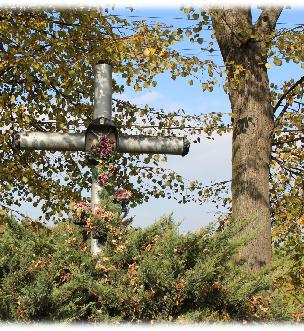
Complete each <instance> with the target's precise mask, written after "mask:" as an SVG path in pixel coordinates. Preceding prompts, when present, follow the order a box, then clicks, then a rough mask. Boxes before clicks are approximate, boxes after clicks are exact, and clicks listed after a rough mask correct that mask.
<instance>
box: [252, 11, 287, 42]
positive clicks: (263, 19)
mask: <svg viewBox="0 0 304 331" xmlns="http://www.w3.org/2000/svg"><path fill="white" fill-rule="evenodd" d="M282 10H283V7H277V8H264V9H263V10H262V13H261V15H260V17H259V19H258V20H257V22H256V24H255V26H254V27H255V31H256V32H257V33H258V34H259V35H261V36H263V35H264V36H265V35H269V34H270V33H272V32H273V31H274V29H275V26H276V23H277V21H278V19H279V17H280V15H281V12H282Z"/></svg>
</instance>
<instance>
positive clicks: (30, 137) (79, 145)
mask: <svg viewBox="0 0 304 331" xmlns="http://www.w3.org/2000/svg"><path fill="white" fill-rule="evenodd" d="M15 141H16V144H17V145H18V146H19V147H20V148H21V149H30V150H48V151H85V134H84V133H51V132H21V133H19V134H18V135H17V136H16V138H15ZM116 151H117V152H118V153H130V154H171V155H183V156H184V155H186V154H187V153H188V151H189V142H188V140H187V139H186V138H183V137H153V136H131V135H118V138H117V143H116Z"/></svg>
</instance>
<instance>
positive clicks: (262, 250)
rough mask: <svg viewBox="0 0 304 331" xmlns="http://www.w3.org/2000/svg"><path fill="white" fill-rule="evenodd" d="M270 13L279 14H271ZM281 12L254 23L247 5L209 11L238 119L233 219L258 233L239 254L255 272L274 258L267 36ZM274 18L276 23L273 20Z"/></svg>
mask: <svg viewBox="0 0 304 331" xmlns="http://www.w3.org/2000/svg"><path fill="white" fill-rule="evenodd" d="M269 13H270V14H274V13H275V14H276V15H275V17H273V16H271V15H270V16H269ZM266 14H267V15H266ZM279 14H280V10H274V12H271V11H268V12H267V11H265V12H262V14H261V17H260V19H259V21H258V22H257V23H256V25H255V26H254V25H253V24H252V21H251V13H250V10H248V9H233V10H232V9H229V10H228V9H227V10H225V11H224V10H212V12H211V17H212V22H213V28H214V30H215V34H216V38H217V41H218V43H219V46H220V50H221V53H222V56H223V59H224V61H225V65H226V69H227V70H228V71H227V77H228V93H229V98H230V102H231V108H232V112H233V120H234V121H233V138H232V218H233V220H234V221H242V220H244V221H245V222H248V224H246V228H245V231H246V233H252V234H254V239H253V240H252V241H250V243H249V244H248V245H247V246H246V247H244V248H243V250H242V251H241V252H240V255H241V259H242V260H244V261H246V262H249V263H250V265H251V268H252V270H253V271H256V270H259V269H260V268H261V267H262V266H264V265H266V264H267V263H268V262H270V260H271V219H270V204H269V166H270V160H271V145H272V134H273V128H274V117H273V109H272V105H271V97H270V88H269V82H268V75H267V69H266V67H265V63H266V60H267V57H266V53H267V47H268V43H269V40H268V39H267V35H269V34H270V33H271V32H272V31H273V28H274V25H275V22H276V19H277V18H278V16H279ZM271 18H272V19H273V20H275V22H271V21H270V20H271ZM266 29H267V31H266ZM264 30H265V31H264ZM263 31H264V32H265V33H264V35H263Z"/></svg>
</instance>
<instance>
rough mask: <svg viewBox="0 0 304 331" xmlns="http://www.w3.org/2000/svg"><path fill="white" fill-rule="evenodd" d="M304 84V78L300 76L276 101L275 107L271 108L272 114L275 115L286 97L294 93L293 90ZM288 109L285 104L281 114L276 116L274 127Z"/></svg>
mask: <svg viewBox="0 0 304 331" xmlns="http://www.w3.org/2000/svg"><path fill="white" fill-rule="evenodd" d="M302 83H304V76H302V77H301V78H300V79H299V80H297V81H296V82H295V83H294V84H293V85H292V86H291V87H290V88H289V89H288V90H287V91H286V92H285V93H284V94H283V95H282V96H281V97H280V99H279V100H278V102H277V103H276V105H275V106H274V108H273V113H275V112H276V111H277V109H278V108H279V107H280V106H281V104H282V102H283V100H284V99H285V98H286V97H287V95H288V94H289V93H291V92H293V91H294V89H295V88H296V87H297V86H298V85H300V84H302ZM287 109H288V104H287V103H286V105H285V106H284V108H283V109H282V111H281V113H280V114H279V115H278V117H277V118H276V121H275V126H277V125H278V123H279V121H280V120H281V118H282V116H283V115H284V113H285V112H286V110H287Z"/></svg>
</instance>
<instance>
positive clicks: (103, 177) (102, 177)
mask: <svg viewBox="0 0 304 331" xmlns="http://www.w3.org/2000/svg"><path fill="white" fill-rule="evenodd" d="M108 180H109V175H108V174H105V173H102V174H100V175H99V177H98V182H99V183H100V184H104V183H106V182H107V181H108Z"/></svg>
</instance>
